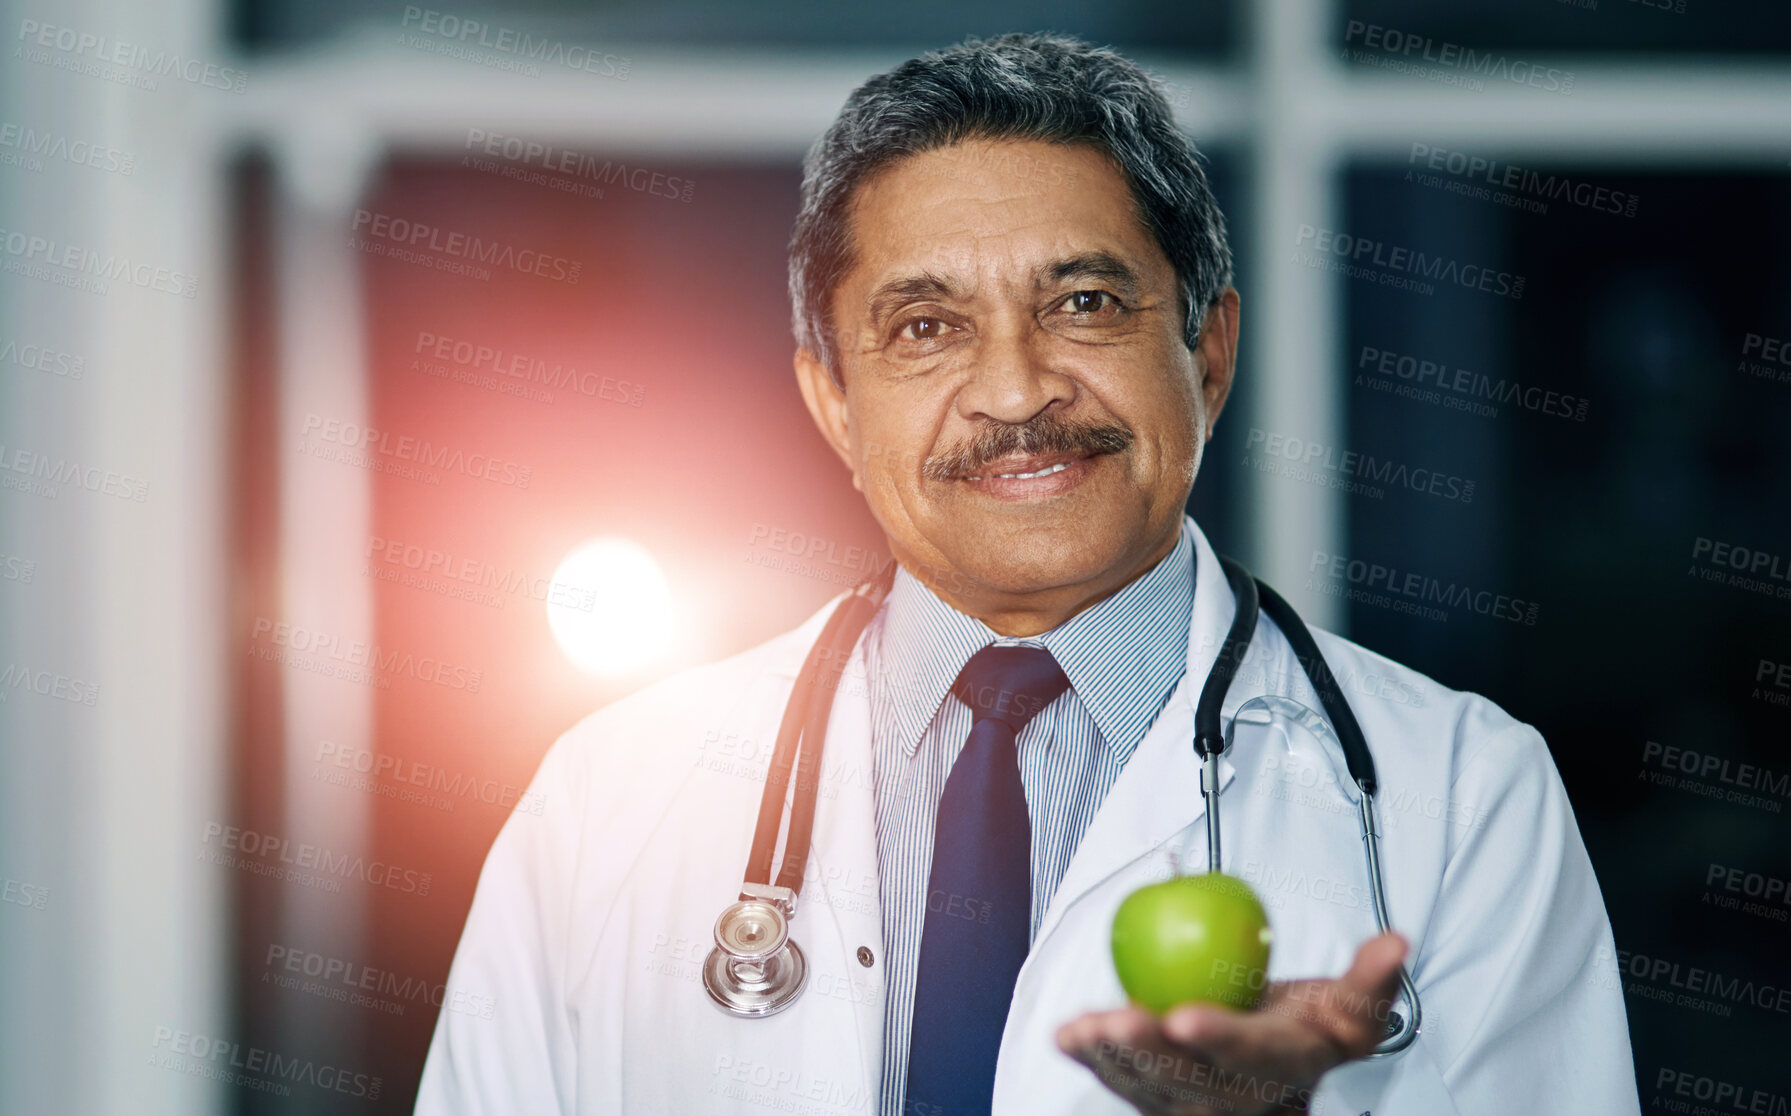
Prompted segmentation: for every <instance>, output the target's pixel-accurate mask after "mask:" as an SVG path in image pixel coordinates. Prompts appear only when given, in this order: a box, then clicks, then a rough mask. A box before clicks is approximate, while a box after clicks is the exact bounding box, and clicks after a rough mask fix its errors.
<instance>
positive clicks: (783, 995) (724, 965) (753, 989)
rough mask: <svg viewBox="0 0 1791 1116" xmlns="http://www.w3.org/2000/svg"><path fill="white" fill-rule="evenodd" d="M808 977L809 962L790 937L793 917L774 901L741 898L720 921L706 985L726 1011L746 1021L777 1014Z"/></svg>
mask: <svg viewBox="0 0 1791 1116" xmlns="http://www.w3.org/2000/svg"><path fill="white" fill-rule="evenodd" d="M807 980H808V960H807V959H806V958H805V957H803V956H802V950H801V948H800V947H798V946H797V945H796V943H795V942H793V941H791V940H790V920H789V917H788V916H787V915H786V914H785V913H784V908H783V907H782V906H781V905H780V904H779V903H778V902H776V901H775V900H770V899H759V898H746V899H742V900H740V901H739V902H738V903H733V904H731V905H729V906H728V908H727V909H726V910H724V911H722V912H721V915H720V917H718V918H717V919H716V920H715V948H714V949H712V950H710V951H709V956H708V958H707V959H705V960H704V962H703V987H704V988H705V989H707V990H708V993H709V998H710V999H712V1000H714V1001H715V1003H716V1004H717V1005H718V1006H720V1008H721V1009H722V1010H723V1011H726V1012H728V1013H729V1014H731V1015H738V1016H741V1017H743V1018H747V1019H756V1018H759V1017H761V1016H766V1015H776V1014H777V1013H778V1012H780V1011H782V1010H783V1009H784V1008H786V1007H789V1006H790V1004H791V1002H793V1001H794V1000H795V999H796V997H797V996H799V995H801V994H802V986H803V985H804V984H805V983H806V982H807Z"/></svg>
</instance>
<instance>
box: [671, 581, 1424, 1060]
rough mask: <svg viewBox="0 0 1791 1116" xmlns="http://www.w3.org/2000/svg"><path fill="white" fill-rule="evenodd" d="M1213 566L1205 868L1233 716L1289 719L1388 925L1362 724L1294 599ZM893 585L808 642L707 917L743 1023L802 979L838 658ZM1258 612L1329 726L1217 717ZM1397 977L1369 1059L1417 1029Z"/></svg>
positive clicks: (707, 973) (715, 990)
mask: <svg viewBox="0 0 1791 1116" xmlns="http://www.w3.org/2000/svg"><path fill="white" fill-rule="evenodd" d="M1196 561H1198V559H1196ZM1219 564H1220V566H1221V567H1222V568H1223V569H1224V571H1225V578H1226V580H1227V581H1228V582H1230V584H1231V591H1232V594H1233V596H1235V597H1236V598H1237V612H1236V614H1235V615H1234V616H1233V617H1232V621H1231V629H1230V631H1229V632H1228V633H1227V634H1226V637H1225V643H1224V644H1223V645H1222V646H1221V647H1220V649H1219V657H1218V660H1217V661H1216V662H1214V664H1213V669H1212V671H1211V673H1209V674H1208V675H1207V677H1206V684H1205V685H1204V686H1203V687H1202V688H1201V691H1200V702H1199V704H1198V705H1197V706H1196V707H1195V711H1194V751H1195V754H1196V755H1198V756H1199V757H1200V762H1201V768H1200V793H1201V796H1202V797H1203V798H1204V799H1205V801H1206V834H1207V863H1208V865H1209V867H1210V868H1211V869H1212V870H1213V871H1215V872H1216V871H1218V870H1219V757H1220V756H1221V755H1223V754H1224V753H1225V752H1226V751H1227V750H1228V749H1229V748H1230V747H1231V744H1232V740H1233V738H1234V736H1235V734H1236V732H1237V726H1238V724H1239V722H1242V723H1244V724H1264V723H1269V722H1272V721H1273V720H1274V719H1276V718H1290V719H1292V720H1293V721H1295V722H1296V723H1298V724H1299V725H1301V726H1302V727H1304V728H1307V729H1309V730H1310V731H1312V732H1313V733H1314V734H1315V735H1317V736H1319V737H1320V738H1321V739H1328V740H1330V741H1332V742H1334V743H1335V744H1336V745H1337V746H1338V747H1339V748H1340V749H1341V751H1342V754H1343V759H1344V763H1345V765H1346V767H1347V773H1348V779H1347V780H1345V779H1339V780H1338V783H1339V785H1340V786H1342V787H1343V788H1344V793H1345V795H1346V796H1347V797H1349V798H1350V800H1351V801H1352V802H1353V803H1354V804H1355V806H1356V813H1357V818H1358V820H1359V821H1360V824H1361V829H1362V846H1363V850H1364V855H1365V856H1366V858H1367V862H1368V883H1369V888H1370V890H1371V891H1372V893H1373V906H1374V921H1375V924H1376V926H1378V927H1379V929H1380V931H1381V932H1382V933H1386V932H1387V931H1388V929H1389V928H1390V927H1389V922H1388V917H1387V894H1386V884H1385V880H1384V878H1383V876H1382V873H1381V861H1380V844H1379V841H1380V827H1379V825H1378V823H1377V822H1376V821H1375V813H1374V795H1375V790H1376V788H1377V786H1378V783H1377V781H1376V778H1375V771H1374V757H1372V756H1371V755H1369V752H1368V742H1367V741H1366V740H1364V739H1363V737H1362V728H1361V726H1360V725H1359V724H1357V723H1356V717H1355V714H1354V713H1352V712H1351V711H1350V707H1349V703H1348V702H1347V701H1345V700H1344V698H1343V693H1342V691H1341V690H1340V689H1339V688H1338V686H1337V679H1336V677H1335V676H1334V675H1333V674H1332V673H1331V668H1330V665H1329V664H1328V663H1326V662H1325V658H1324V656H1323V655H1322V654H1320V652H1319V650H1318V644H1316V643H1314V642H1313V639H1312V633H1311V632H1310V631H1309V630H1308V629H1307V628H1306V625H1305V623H1304V622H1303V621H1302V620H1301V619H1300V618H1299V615H1298V614H1296V613H1295V612H1294V610H1293V607H1292V606H1291V605H1289V604H1288V603H1287V602H1286V601H1285V600H1282V599H1281V597H1280V595H1279V594H1277V593H1276V592H1275V591H1274V590H1273V589H1270V588H1269V587H1268V586H1267V585H1264V584H1263V583H1262V582H1260V581H1257V580H1256V579H1255V578H1253V577H1251V576H1250V575H1249V573H1247V572H1246V571H1245V570H1244V568H1243V567H1242V566H1240V565H1238V564H1237V563H1236V562H1233V561H1232V560H1230V559H1229V558H1224V557H1221V558H1220V559H1219ZM894 582H895V563H893V562H892V563H890V568H889V569H888V570H887V571H886V572H885V573H884V574H882V575H881V576H880V577H877V578H872V579H870V580H867V581H865V582H863V583H861V584H860V585H858V586H857V587H856V588H855V589H853V590H852V592H851V593H850V594H849V595H848V596H847V597H846V599H845V601H843V602H842V603H841V604H840V606H839V607H838V608H836V609H834V611H833V614H832V615H831V616H829V617H828V618H827V623H826V626H825V627H823V628H822V630H821V636H820V638H819V639H817V640H816V641H815V643H814V646H813V647H811V648H810V649H809V653H808V658H807V659H806V660H804V662H803V664H802V672H801V673H800V674H798V675H797V677H796V686H795V689H794V690H792V691H791V694H790V701H789V704H788V705H786V706H785V707H784V717H783V722H782V724H781V725H780V726H779V727H778V732H777V747H776V748H775V750H774V751H773V752H772V756H771V765H770V767H769V768H768V769H767V771H766V775H765V792H764V795H763V797H762V798H761V799H760V801H759V817H758V824H757V826H756V828H755V829H754V830H753V840H752V854H751V856H750V857H749V858H748V860H747V862H746V878H745V880H744V881H743V882H742V883H741V885H740V899H739V901H738V902H735V903H732V904H730V905H729V906H728V907H727V908H726V909H724V910H723V911H722V912H721V915H720V917H718V918H717V919H716V920H715V948H714V949H712V950H710V951H709V956H708V958H707V959H706V960H705V961H704V962H703V987H704V988H705V989H706V990H707V991H708V993H709V997H710V999H712V1000H714V1001H715V1003H716V1004H717V1005H719V1006H720V1007H721V1008H722V1010H724V1011H726V1012H728V1013H730V1014H732V1015H737V1016H739V1017H741V1018H743V1019H756V1018H759V1017H761V1016H767V1015H775V1014H777V1013H778V1012H780V1011H782V1010H783V1009H784V1008H786V1007H789V1006H790V1004H791V1003H793V1002H795V1000H796V998H797V997H798V996H800V995H801V994H802V990H803V987H804V986H805V985H806V983H807V981H808V960H807V958H805V957H804V956H803V954H802V950H801V949H800V948H799V947H798V946H797V944H796V943H795V942H794V941H792V940H791V939H790V921H791V920H792V919H794V918H795V917H796V899H797V895H798V893H799V892H800V891H801V888H802V878H803V873H804V872H805V871H806V870H807V868H808V852H809V844H810V837H811V835H812V833H813V831H814V822H815V795H816V791H817V790H818V789H819V783H820V773H821V753H822V750H823V749H824V748H825V747H826V744H827V720H828V717H829V716H830V714H831V713H832V709H833V697H832V695H833V692H834V691H835V690H837V689H838V687H839V680H840V675H841V674H842V673H843V672H844V670H845V666H846V660H847V659H848V658H850V657H851V654H852V649H853V648H854V647H856V646H857V645H858V637H859V636H860V635H862V634H863V632H864V629H865V626H866V625H868V624H869V623H870V621H871V617H872V616H874V615H875V614H876V612H877V609H878V608H880V607H881V606H882V604H883V601H884V599H885V598H886V597H887V596H888V595H889V591H890V589H891V588H892V587H893V585H894ZM1259 611H1262V612H1267V613H1268V614H1269V617H1270V619H1272V620H1274V621H1275V624H1276V625H1277V626H1278V627H1279V628H1280V629H1281V634H1282V635H1284V636H1285V637H1287V641H1288V643H1289V644H1290V645H1291V646H1292V647H1293V651H1294V654H1295V656H1296V657H1297V658H1298V659H1299V661H1300V666H1301V667H1302V668H1303V669H1304V671H1305V673H1306V677H1307V679H1308V680H1309V681H1310V682H1311V683H1312V687H1313V689H1314V690H1315V691H1316V692H1317V694H1318V698H1319V703H1320V704H1321V705H1322V706H1323V707H1324V711H1325V714H1326V716H1327V717H1329V724H1328V725H1327V724H1326V721H1325V718H1323V717H1320V716H1319V715H1318V714H1317V713H1315V712H1313V711H1312V710H1310V709H1307V708H1306V707H1305V706H1303V705H1300V704H1299V703H1298V702H1294V701H1292V700H1290V699H1287V698H1280V697H1275V696H1272V695H1265V696H1263V697H1258V698H1252V699H1251V700H1250V701H1247V702H1245V703H1244V705H1243V706H1241V707H1239V709H1238V711H1237V713H1236V715H1234V716H1233V718H1232V720H1231V723H1230V724H1223V723H1222V722H1223V718H1222V716H1221V714H1220V707H1221V705H1222V704H1223V703H1224V701H1225V695H1226V692H1227V691H1228V690H1229V689H1230V688H1231V681H1232V679H1233V678H1234V677H1235V676H1236V674H1237V671H1238V667H1239V666H1240V665H1241V663H1242V660H1243V656H1244V653H1245V651H1246V649H1247V648H1248V647H1249V645H1250V640H1251V638H1252V637H1253V636H1254V635H1255V633H1256V620H1257V615H1258V612H1259ZM792 772H794V774H795V778H796V789H795V793H794V794H791V793H790V778H791V774H792ZM786 798H788V799H789V800H790V809H789V819H790V824H789V832H788V833H787V834H785V835H784V842H783V849H784V856H783V864H782V868H781V870H780V871H779V873H778V876H777V882H776V883H772V882H771V858H772V854H773V852H774V851H775V849H776V847H777V844H778V837H779V834H780V831H781V830H782V829H783V822H784V812H785V811H784V801H785V799H786ZM1399 985H1400V991H1401V995H1402V996H1403V997H1404V999H1405V1001H1406V1003H1407V1004H1409V1005H1410V1008H1411V1012H1410V1016H1409V1018H1408V1017H1405V1016H1402V1015H1401V1014H1400V1013H1399V1012H1397V1011H1390V1012H1388V1015H1387V1021H1386V1022H1387V1025H1386V1037H1385V1038H1383V1039H1382V1040H1381V1042H1380V1044H1379V1045H1378V1046H1376V1047H1375V1049H1374V1050H1373V1052H1371V1053H1370V1054H1369V1055H1368V1057H1370V1058H1385V1057H1388V1056H1389V1055H1393V1054H1397V1053H1399V1052H1400V1051H1402V1050H1404V1049H1406V1048H1407V1047H1409V1046H1410V1045H1411V1044H1412V1043H1413V1041H1415V1040H1416V1039H1417V1037H1418V1028H1419V1024H1420V1022H1421V1020H1422V1017H1423V1008H1422V1005H1421V1004H1420V1003H1419V1001H1418V990H1417V988H1416V987H1414V986H1413V984H1412V978H1411V975H1410V974H1409V973H1408V972H1407V971H1406V968H1405V966H1403V965H1402V966H1400V969H1399Z"/></svg>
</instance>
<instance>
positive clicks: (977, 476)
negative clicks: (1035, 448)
mask: <svg viewBox="0 0 1791 1116" xmlns="http://www.w3.org/2000/svg"><path fill="white" fill-rule="evenodd" d="M1089 456H1090V455H1089V454H1081V453H1050V454H1034V455H1033V456H1031V457H1004V458H1002V459H1001V460H1000V461H994V462H990V463H989V464H987V465H985V466H983V467H982V468H981V469H978V470H977V471H976V472H974V473H971V474H970V475H968V476H966V477H965V478H964V479H965V480H973V481H975V480H982V479H984V478H985V477H1000V478H1002V479H1005V480H1030V479H1031V478H1033V477H1048V476H1050V475H1051V474H1052V473H1061V472H1063V471H1064V470H1065V469H1068V468H1069V467H1070V465H1071V463H1072V462H1076V461H1086V460H1088V458H1089Z"/></svg>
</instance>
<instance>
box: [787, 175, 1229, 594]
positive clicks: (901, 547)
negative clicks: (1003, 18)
mask: <svg viewBox="0 0 1791 1116" xmlns="http://www.w3.org/2000/svg"><path fill="white" fill-rule="evenodd" d="M1038 168H1046V169H1047V170H1048V173H1039V171H1038ZM1022 171H1025V172H1030V173H1021V172H1022ZM851 222H852V230H851V231H852V239H853V246H854V250H855V266H854V267H853V268H852V270H851V272H850V273H849V274H847V275H846V276H845V278H844V279H843V281H842V282H841V283H840V285H839V286H838V287H837V288H836V290H835V291H834V293H833V302H832V306H831V314H832V319H831V321H830V323H829V325H830V328H831V329H832V331H833V334H834V344H835V347H836V351H837V353H838V366H839V367H838V370H839V372H840V375H841V378H842V379H843V380H844V382H845V384H846V391H845V392H844V393H843V394H842V393H841V392H840V391H839V390H838V389H837V388H835V387H834V385H833V383H832V381H831V379H830V378H828V376H827V372H826V370H825V369H823V368H821V366H820V365H819V363H818V362H817V361H815V360H814V359H813V358H812V357H811V356H809V355H808V354H806V353H799V354H798V356H797V372H798V379H799V380H800V381H801V383H802V387H803V394H804V397H805V399H806V400H807V401H808V403H809V406H810V409H811V411H813V412H814V414H815V417H816V421H817V423H819V425H820V426H821V429H822V432H823V433H824V434H825V435H827V437H828V439H829V441H830V442H832V443H833V445H834V447H835V449H836V450H837V451H838V452H839V453H840V455H841V457H842V458H843V459H844V460H845V461H846V463H847V464H848V466H850V468H851V469H852V473H853V483H854V485H855V486H856V487H857V488H859V490H861V491H862V492H863V493H864V494H865V497H866V499H867V500H868V501H869V503H870V507H871V511H872V513H873V514H874V515H875V516H876V517H877V520H878V522H879V523H880V524H881V525H882V526H883V529H884V531H885V532H886V533H887V534H888V536H889V541H890V546H891V549H892V550H893V552H894V553H895V555H896V557H897V558H899V559H901V560H902V563H903V565H904V566H906V567H907V568H908V569H909V570H910V572H913V573H915V574H916V575H917V576H919V577H921V579H922V580H923V581H926V582H927V583H928V584H929V585H931V586H933V588H934V589H935V591H936V592H938V593H939V594H940V595H941V597H943V598H945V599H947V600H948V601H950V602H951V603H953V604H954V605H957V606H958V607H960V608H962V609H964V610H965V611H968V612H970V613H972V614H973V615H984V614H985V613H987V612H990V611H995V612H1000V611H1011V610H1015V609H1018V610H1021V611H1026V610H1027V609H1028V607H1029V606H1030V605H1040V606H1041V607H1043V608H1045V610H1046V611H1049V607H1046V606H1045V602H1046V600H1047V599H1050V600H1053V601H1056V600H1065V601H1081V602H1087V601H1090V600H1094V599H1098V598H1100V597H1104V596H1106V595H1108V594H1109V593H1111V592H1113V591H1115V590H1116V589H1118V588H1119V587H1121V586H1123V585H1124V584H1126V583H1127V582H1129V581H1130V580H1132V578H1134V577H1136V576H1137V575H1138V574H1139V573H1142V572H1143V571H1144V570H1145V569H1147V568H1148V567H1149V566H1150V565H1151V564H1152V563H1154V562H1155V561H1156V560H1158V559H1160V558H1161V557H1162V556H1163V555H1164V554H1166V553H1167V552H1168V550H1169V549H1170V548H1171V547H1173V545H1174V543H1175V534H1176V531H1177V530H1178V529H1179V525H1180V522H1181V515H1182V509H1183V507H1184V506H1185V505H1186V502H1187V498H1188V492H1189V490H1190V488H1191V487H1192V486H1193V483H1194V474H1195V471H1196V469H1197V468H1198V466H1199V462H1200V453H1201V448H1202V446H1203V444H1204V441H1205V437H1206V436H1207V435H1208V434H1209V433H1210V425H1211V423H1212V421H1213V420H1214V418H1216V416H1217V414H1218V411H1219V408H1220V406H1222V405H1223V403H1224V399H1225V394H1226V392H1227V390H1228V389H1229V386H1230V379H1231V365H1232V354H1233V351H1234V349H1235V341H1236V322H1237V297H1236V295H1235V293H1233V292H1230V291H1228V292H1226V296H1225V298H1224V299H1222V300H1221V302H1220V304H1218V305H1217V306H1215V307H1214V308H1213V310H1212V311H1211V312H1210V313H1209V314H1208V316H1207V323H1206V328H1205V329H1204V330H1203V332H1202V339H1201V344H1200V346H1199V347H1198V349H1197V350H1196V351H1194V352H1190V351H1189V349H1188V347H1187V345H1186V344H1185V343H1184V341H1183V333H1182V324H1183V323H1182V306H1181V301H1180V298H1179V294H1178V287H1177V282H1176V275H1175V271H1174V268H1173V267H1172V266H1171V265H1170V262H1169V260H1168V258H1167V257H1166V256H1164V254H1163V252H1162V251H1161V250H1160V249H1159V248H1158V247H1157V245H1156V242H1155V241H1154V240H1153V239H1152V237H1151V235H1150V233H1149V232H1148V231H1147V230H1146V229H1145V228H1144V226H1143V224H1142V223H1141V222H1140V220H1139V218H1138V216H1137V215H1136V210H1135V206H1134V203H1133V201H1132V196H1131V193H1130V191H1129V190H1128V189H1127V186H1126V181H1125V178H1124V176H1123V174H1122V173H1121V172H1120V170H1119V169H1118V168H1117V167H1116V166H1115V165H1114V164H1113V163H1112V162H1111V161H1109V160H1108V158H1107V157H1106V156H1105V155H1104V154H1102V153H1100V152H1099V151H1097V150H1095V149H1093V148H1091V147H1086V146H1074V147H1070V146H1059V145H1054V144H1047V143H1042V142H1037V141H1029V140H1003V141H985V140H978V141H968V142H965V143H961V144H957V145H955V146H953V147H950V148H945V149H942V150H938V151H931V152H926V153H923V154H920V155H915V156H911V157H908V158H906V159H904V160H902V161H900V162H898V163H896V164H895V165H894V166H892V167H890V168H888V169H886V170H884V171H883V172H882V173H880V174H878V175H877V176H875V177H873V178H872V179H871V180H870V181H869V182H867V183H866V184H865V185H864V186H862V187H861V188H860V189H859V191H858V193H857V195H856V197H855V199H854V207H853V211H852V216H851ZM1072 611H1073V610H1072Z"/></svg>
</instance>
